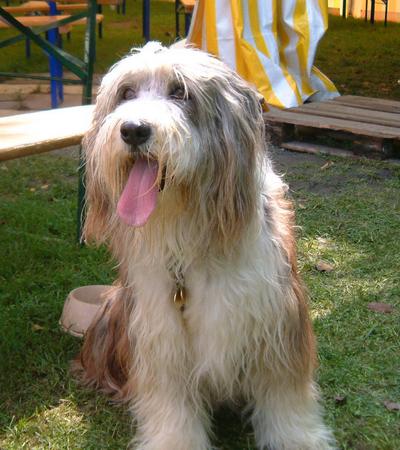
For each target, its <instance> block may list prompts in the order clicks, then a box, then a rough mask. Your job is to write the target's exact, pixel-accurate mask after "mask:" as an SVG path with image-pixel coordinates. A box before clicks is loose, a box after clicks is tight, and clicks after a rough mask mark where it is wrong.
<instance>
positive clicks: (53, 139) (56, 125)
mask: <svg viewBox="0 0 400 450" xmlns="http://www.w3.org/2000/svg"><path fill="white" fill-rule="evenodd" d="M93 108H94V106H93V105H85V106H75V107H71V108H60V109H52V110H50V111H41V112H34V113H28V114H19V115H16V116H10V117H1V118H0V161H5V160H8V159H14V158H19V157H22V156H28V155H33V154H36V153H43V152H48V151H51V150H56V149H58V148H64V147H68V146H71V145H76V144H79V143H80V142H81V140H82V137H83V135H84V134H85V132H86V131H87V130H88V129H89V126H90V124H91V120H92V113H93Z"/></svg>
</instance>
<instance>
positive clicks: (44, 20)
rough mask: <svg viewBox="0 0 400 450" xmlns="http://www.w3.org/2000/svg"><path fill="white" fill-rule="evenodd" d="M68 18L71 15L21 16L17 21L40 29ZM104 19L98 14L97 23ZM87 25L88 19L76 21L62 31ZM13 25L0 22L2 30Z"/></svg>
mask: <svg viewBox="0 0 400 450" xmlns="http://www.w3.org/2000/svg"><path fill="white" fill-rule="evenodd" d="M67 17H70V16H69V15H60V16H19V17H15V19H17V20H18V22H20V23H22V25H25V26H26V27H32V28H34V27H40V26H43V25H49V24H51V23H54V22H56V21H57V20H61V19H66V18H67ZM103 19H104V15H103V14H96V22H97V23H99V22H102V21H103ZM85 23H86V17H84V18H82V19H77V20H74V21H73V22H71V23H68V24H66V25H63V26H61V27H59V28H60V30H62V29H64V28H65V27H70V26H71V25H84V24H85ZM10 27H11V25H10V24H9V23H8V22H2V21H1V20H0V28H10Z"/></svg>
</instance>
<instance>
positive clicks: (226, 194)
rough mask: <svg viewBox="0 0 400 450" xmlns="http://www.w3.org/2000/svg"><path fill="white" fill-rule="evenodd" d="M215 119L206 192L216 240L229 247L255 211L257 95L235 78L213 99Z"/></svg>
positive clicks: (259, 130)
mask: <svg viewBox="0 0 400 450" xmlns="http://www.w3.org/2000/svg"><path fill="white" fill-rule="evenodd" d="M214 101H215V106H216V114H217V117H216V120H215V121H214V124H215V125H214V126H215V128H214V130H212V133H215V138H214V142H217V143H218V144H217V145H215V144H211V145H210V147H211V146H212V147H213V148H210V154H211V158H212V166H213V168H214V171H213V172H214V173H213V179H212V182H211V187H210V190H209V193H210V196H209V198H210V201H211V204H212V209H213V211H212V214H213V215H214V217H215V219H214V220H216V221H217V224H216V226H217V229H218V232H219V238H220V240H221V241H222V242H223V241H225V243H226V244H227V246H232V243H234V242H235V241H236V240H238V239H239V238H240V237H241V236H242V234H243V231H244V230H245V229H246V228H247V227H248V224H249V221H250V220H251V219H252V218H253V217H254V214H255V212H256V208H257V190H258V186H257V183H258V181H259V180H258V179H257V175H256V174H257V170H256V167H257V165H258V164H261V157H260V156H261V155H262V153H263V151H264V145H265V144H264V142H265V139H264V123H263V119H262V111H261V106H260V103H259V98H258V96H257V93H256V92H255V91H254V90H253V89H252V88H250V87H249V86H248V85H247V84H246V83H245V82H244V81H243V80H241V79H239V77H237V78H235V80H232V79H231V80H229V81H227V86H224V87H222V88H221V89H220V91H219V93H217V94H216V95H215V97H214Z"/></svg>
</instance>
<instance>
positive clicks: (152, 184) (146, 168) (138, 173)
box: [117, 158, 158, 227]
mask: <svg viewBox="0 0 400 450" xmlns="http://www.w3.org/2000/svg"><path fill="white" fill-rule="evenodd" d="M157 172H158V164H157V162H155V161H148V160H147V159H144V158H139V159H138V160H137V161H135V164H134V165H133V167H132V169H131V172H130V174H129V178H128V181H127V183H126V185H125V188H124V190H123V192H122V194H121V197H120V199H119V201H118V206H117V211H118V214H119V216H120V217H121V219H122V220H123V221H124V222H125V223H126V224H128V225H131V226H134V227H141V226H143V225H144V224H145V223H146V222H147V220H148V218H149V217H150V214H151V213H152V212H153V211H154V208H155V207H156V201H157V193H158V187H157V186H156V179H157Z"/></svg>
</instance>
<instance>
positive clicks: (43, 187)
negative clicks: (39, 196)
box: [40, 184, 49, 190]
mask: <svg viewBox="0 0 400 450" xmlns="http://www.w3.org/2000/svg"><path fill="white" fill-rule="evenodd" d="M40 188H41V189H43V190H46V189H48V188H49V185H48V184H44V185H43V186H40Z"/></svg>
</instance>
